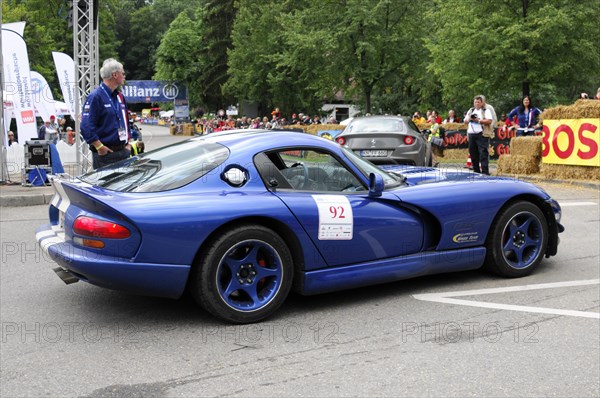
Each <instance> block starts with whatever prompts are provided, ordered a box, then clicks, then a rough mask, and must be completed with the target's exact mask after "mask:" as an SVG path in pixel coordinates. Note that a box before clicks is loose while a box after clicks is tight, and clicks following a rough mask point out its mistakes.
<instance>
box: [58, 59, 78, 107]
mask: <svg viewBox="0 0 600 398" xmlns="http://www.w3.org/2000/svg"><path fill="white" fill-rule="evenodd" d="M52 58H54V65H55V66H56V73H57V75H58V81H59V83H60V89H61V91H62V95H63V97H64V98H65V102H66V103H67V105H68V106H69V110H70V111H71V115H75V88H76V86H77V84H76V83H77V82H76V81H75V62H74V61H73V58H71V57H70V56H68V55H67V54H65V53H59V52H56V51H53V52H52Z"/></svg>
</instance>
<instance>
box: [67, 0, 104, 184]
mask: <svg viewBox="0 0 600 398" xmlns="http://www.w3.org/2000/svg"><path fill="white" fill-rule="evenodd" d="M98 1H99V0H72V10H73V14H72V15H73V53H74V61H75V81H76V82H77V88H76V90H77V92H76V95H74V98H75V115H74V119H75V131H77V132H79V131H81V129H80V122H81V106H82V104H83V103H84V102H85V98H86V97H87V95H88V94H89V93H90V92H91V91H92V90H93V89H94V87H96V86H97V85H98V80H99V78H98V76H99V66H98V54H99V52H98ZM75 137H76V145H77V158H76V159H77V174H82V173H84V172H87V171H89V170H90V169H91V160H90V158H91V157H90V153H89V149H88V147H87V144H86V143H85V141H83V140H82V139H81V137H80V134H75Z"/></svg>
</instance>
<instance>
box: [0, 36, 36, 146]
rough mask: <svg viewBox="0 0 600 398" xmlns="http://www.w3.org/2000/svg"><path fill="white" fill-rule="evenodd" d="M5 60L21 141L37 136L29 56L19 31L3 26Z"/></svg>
mask: <svg viewBox="0 0 600 398" xmlns="http://www.w3.org/2000/svg"><path fill="white" fill-rule="evenodd" d="M2 57H3V60H4V65H3V66H4V91H5V92H6V93H7V94H8V95H9V96H10V95H12V101H13V112H14V115H15V118H16V119H17V131H18V134H19V143H20V144H24V143H25V141H27V140H31V139H35V138H37V128H36V125H35V110H34V107H33V101H32V99H31V79H30V77H29V56H28V55H27V45H26V44H25V40H23V37H22V36H21V35H19V34H18V33H15V32H14V31H12V30H7V29H4V28H2Z"/></svg>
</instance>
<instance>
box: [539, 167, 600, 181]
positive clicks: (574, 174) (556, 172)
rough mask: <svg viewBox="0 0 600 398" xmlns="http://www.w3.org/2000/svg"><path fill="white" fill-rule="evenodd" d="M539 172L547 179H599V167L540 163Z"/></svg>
mask: <svg viewBox="0 0 600 398" xmlns="http://www.w3.org/2000/svg"><path fill="white" fill-rule="evenodd" d="M540 173H541V174H542V175H543V176H544V177H545V178H548V179H558V180H586V181H600V167H591V166H571V165H563V164H550V163H542V166H541V168H540Z"/></svg>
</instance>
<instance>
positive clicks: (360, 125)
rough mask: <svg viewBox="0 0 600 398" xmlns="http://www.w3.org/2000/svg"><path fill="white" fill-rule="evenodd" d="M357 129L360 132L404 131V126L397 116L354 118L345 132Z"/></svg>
mask: <svg viewBox="0 0 600 398" xmlns="http://www.w3.org/2000/svg"><path fill="white" fill-rule="evenodd" d="M357 131H359V132H361V133H385V132H402V131H406V126H405V125H404V120H402V119H397V118H389V119H385V118H381V119H379V118H376V119H371V118H365V119H354V120H353V121H352V122H351V123H350V125H349V126H348V127H347V129H346V131H345V133H351V132H357Z"/></svg>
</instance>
